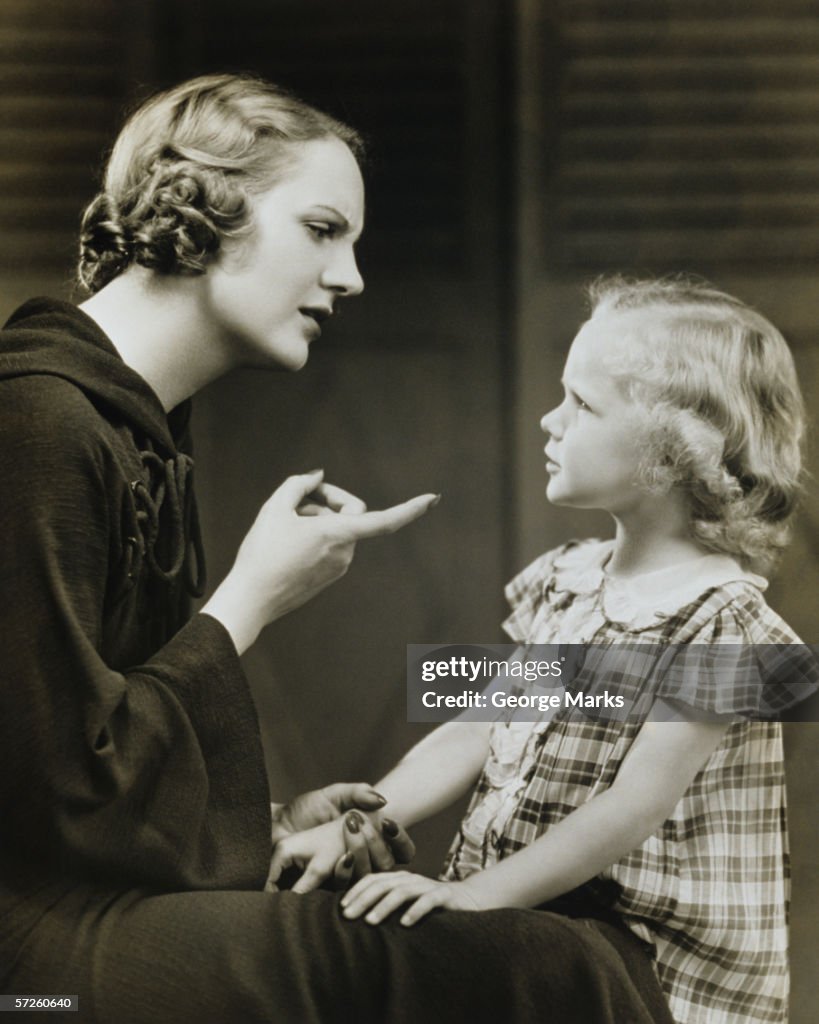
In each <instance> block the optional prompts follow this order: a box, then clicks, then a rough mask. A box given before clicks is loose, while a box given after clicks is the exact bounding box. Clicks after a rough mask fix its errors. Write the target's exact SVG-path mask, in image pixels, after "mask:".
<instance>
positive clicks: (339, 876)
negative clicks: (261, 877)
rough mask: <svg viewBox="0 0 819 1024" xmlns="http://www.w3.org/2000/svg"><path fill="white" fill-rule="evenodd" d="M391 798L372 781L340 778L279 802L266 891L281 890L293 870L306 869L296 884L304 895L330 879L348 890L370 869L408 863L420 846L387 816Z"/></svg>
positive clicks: (274, 811)
mask: <svg viewBox="0 0 819 1024" xmlns="http://www.w3.org/2000/svg"><path fill="white" fill-rule="evenodd" d="M385 802H386V801H385V800H384V797H383V796H381V794H380V793H377V792H376V791H375V790H374V789H373V788H372V786H370V785H368V784H367V783H366V782H337V783H335V784H334V785H332V786H325V787H324V788H323V789H315V790H311V791H310V792H309V793H303V794H302V795H301V796H297V797H295V799H293V800H291V801H290V802H289V803H287V804H273V805H272V833H271V835H272V839H273V844H274V851H273V858H272V860H271V862H270V871H269V874H268V878H267V883H266V884H265V890H266V891H268V892H269V891H272V890H274V889H276V887H277V885H276V883H277V882H278V881H279V879H280V877H281V875H282V873H283V872H284V871H287V870H292V869H297V870H300V871H301V872H302V874H301V877H300V878H299V879H298V881H297V882H296V883H295V885H293V887H292V891H293V892H300V893H301V892H310V891H311V890H313V889H316V888H318V887H319V886H320V885H321V884H322V883H323V882H327V881H329V880H330V879H332V880H333V884H334V887H335V888H337V889H346V888H347V886H348V885H349V884H350V882H351V881H353V880H354V879H355V878H361V877H363V876H364V875H366V874H367V873H368V872H370V871H388V870H389V869H390V868H392V867H394V866H395V864H396V863H398V864H408V863H409V862H410V861H411V860H412V858H413V856H414V855H415V844H414V843H413V842H412V840H411V839H410V837H409V836H408V835H407V833H406V831H405V830H404V829H403V828H401V826H400V825H398V824H397V823H396V822H394V821H392V820H391V819H389V818H383V817H382V816H381V814H380V813H379V811H380V808H382V807H383V806H384V804H385ZM345 811H346V812H348V813H347V814H346V816H345V817H344V819H343V821H342V819H341V815H342V814H344V812H345Z"/></svg>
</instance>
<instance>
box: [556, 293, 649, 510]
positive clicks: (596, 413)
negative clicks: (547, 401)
mask: <svg viewBox="0 0 819 1024" xmlns="http://www.w3.org/2000/svg"><path fill="white" fill-rule="evenodd" d="M633 316H634V314H628V315H626V314H623V313H616V312H611V311H609V312H606V311H600V312H598V313H597V314H595V316H594V317H593V318H592V319H591V320H589V321H588V322H587V323H586V324H584V325H583V327H582V328H581V330H580V332H579V333H578V335H577V337H576V338H575V339H574V341H573V342H572V346H571V349H570V350H569V355H568V358H567V360H566V366H565V369H564V371H563V389H564V395H565V397H564V399H563V402H562V403H561V404H560V405H559V406H558V407H557V408H556V409H553V410H552V411H551V412H549V413H547V414H546V415H545V416H544V417H543V419H542V420H541V421H540V425H541V428H542V429H543V431H544V432H545V433H546V434H548V435H549V440H548V442H547V444H546V448H545V452H546V457H547V462H546V471H547V473H548V474H549V483H548V486H547V488H546V496H547V497H548V499H549V500H550V501H551V502H553V503H554V504H556V505H569V506H572V507H574V508H596V509H604V510H605V511H607V512H610V513H612V514H615V515H616V514H622V513H625V512H627V511H629V510H630V509H632V508H634V507H635V506H636V505H637V504H638V503H640V502H642V501H643V500H644V499H645V498H646V497H647V495H646V492H645V491H644V490H641V489H638V487H637V486H636V485H635V483H634V481H635V479H636V475H637V468H638V465H639V462H640V455H641V446H640V438H641V435H642V429H643V428H642V425H641V417H640V413H639V411H638V408H637V406H636V405H635V403H634V402H632V401H631V400H630V399H629V398H627V397H626V396H625V395H624V394H623V390H622V388H621V387H620V386H619V385H618V383H617V382H616V381H615V379H614V378H613V376H612V374H611V373H610V372H609V370H608V369H607V366H609V365H611V361H612V360H613V359H616V358H617V351H618V348H620V347H621V346H623V345H626V344H628V341H629V321H631V320H632V317H633Z"/></svg>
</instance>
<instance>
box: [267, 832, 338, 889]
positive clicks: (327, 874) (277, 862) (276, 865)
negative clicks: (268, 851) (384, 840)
mask: <svg viewBox="0 0 819 1024" xmlns="http://www.w3.org/2000/svg"><path fill="white" fill-rule="evenodd" d="M343 827H344V822H343V820H342V819H341V818H336V819H335V821H328V822H326V823H325V824H324V825H319V826H317V827H316V828H311V829H308V830H307V831H306V832H296V833H294V834H292V835H286V836H285V837H284V838H283V839H280V840H279V841H278V842H277V843H276V847H275V849H274V851H273V857H272V859H271V861H270V871H269V872H268V875H267V882H266V883H265V887H264V889H265V892H275V890H276V888H277V884H276V883H277V882H278V881H279V878H280V877H281V875H282V872H283V871H286V870H287V869H288V868H297V869H298V870H300V871H301V872H302V874H301V877H300V878H298V879H297V881H296V882H295V884H294V885H293V887H292V889H291V892H296V893H304V892H312V890H313V889H318V887H319V886H320V885H321V884H322V882H326V881H328V880H329V879H335V882H336V885H338V886H339V887H341V886H343V884H344V879H345V876H346V878H349V876H350V873H351V869H352V857H350V855H349V854H347V852H346V850H345V847H344V839H343V837H342V834H341V833H342V829H343Z"/></svg>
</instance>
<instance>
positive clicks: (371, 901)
mask: <svg viewBox="0 0 819 1024" xmlns="http://www.w3.org/2000/svg"><path fill="white" fill-rule="evenodd" d="M729 724H730V723H729V722H710V721H706V722H703V721H681V722H651V721H650V722H646V724H645V725H643V727H642V729H641V730H640V732H639V733H638V735H637V738H636V739H635V741H634V744H633V746H632V748H631V750H630V751H629V753H628V754H627V756H626V757H625V758H624V760H623V763H622V765H621V767H620V771H619V773H618V775H617V778H616V779H615V781H614V783H613V784H612V786H611V787H610V788H609V789H608V790H606V791H604V792H602V793H600V794H599V795H597V796H595V797H593V798H592V799H591V800H589V801H588V803H586V804H583V805H582V806H581V807H578V808H577V809H576V810H574V811H572V812H571V813H570V814H568V815H567V816H566V817H565V818H564V819H563V820H562V821H560V822H558V824H556V825H553V826H552V827H551V828H550V829H549V830H548V831H547V832H545V833H544V834H543V835H542V836H540V837H539V838H538V839H537V840H536V841H535V842H534V843H532V844H531V846H528V847H526V848H525V849H523V850H519V851H518V852H517V853H515V854H513V855H512V856H511V857H508V858H506V859H505V860H502V861H500V862H499V863H498V864H495V865H493V866H492V867H491V868H488V869H487V870H486V871H482V872H478V873H476V874H474V875H470V877H469V878H467V879H466V880H464V881H463V882H436V881H434V880H432V879H429V878H423V877H422V876H420V875H410V874H408V873H405V872H398V873H391V874H389V875H373V876H369V877H368V878H365V879H362V881H361V882H359V883H358V885H356V886H355V887H354V888H353V889H351V890H350V892H349V893H348V894H347V896H346V897H345V899H344V901H343V904H342V905H343V906H344V907H345V911H344V912H345V915H346V916H347V917H359V916H360V915H361V914H363V913H366V919H367V921H369V922H370V923H371V924H377V923H378V922H380V921H382V920H383V919H384V918H386V917H387V916H388V915H389V914H391V913H392V912H393V911H394V910H397V909H398V908H399V907H401V906H402V905H404V904H405V903H408V902H412V906H411V907H409V908H408V909H407V910H406V912H405V913H404V915H403V916H402V918H401V923H402V924H406V925H411V924H414V923H415V922H416V921H417V920H419V918H421V917H423V916H424V915H425V914H426V913H428V912H429V911H430V910H432V909H433V907H450V908H452V909H460V910H488V909H491V908H493V907H535V906H538V905H539V904H541V903H545V902H547V901H549V900H552V899H554V898H556V897H557V896H560V895H562V894H563V893H566V892H569V891H570V890H572V889H574V888H576V887H577V886H578V885H581V884H582V883H584V882H587V881H588V880H589V879H591V878H594V877H595V876H596V875H598V874H599V873H600V872H601V871H603V870H604V869H605V868H607V867H608V866H609V865H611V864H613V863H615V862H616V861H618V860H620V859H621V858H622V857H624V856H625V855H626V854H628V853H630V852H631V851H632V850H634V849H636V848H637V847H638V846H640V845H642V843H643V842H645V840H646V839H647V838H648V837H649V836H650V835H652V834H653V833H654V832H655V831H656V830H657V829H658V828H659V827H660V825H661V824H662V823H663V822H664V821H665V820H666V819H667V818H668V817H669V815H670V814H671V812H672V811H673V809H674V807H675V806H676V805H677V803H678V802H679V800H680V799H681V797H682V796H683V794H684V793H685V791H686V790H687V789H688V787H689V786H690V784H691V782H692V781H693V780H694V777H695V776H696V775H697V773H698V772H699V771H700V769H701V768H702V766H703V765H704V763H705V762H706V761H707V759H708V757H709V756H710V755H711V753H712V752H713V751H714V750H715V749H716V748H717V746H718V745H719V743H720V741H721V740H722V738H723V736H724V734H725V731H726V730H727V728H728V726H729Z"/></svg>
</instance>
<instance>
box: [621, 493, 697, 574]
mask: <svg viewBox="0 0 819 1024" xmlns="http://www.w3.org/2000/svg"><path fill="white" fill-rule="evenodd" d="M689 515H690V514H689V510H688V505H687V502H686V500H685V497H684V495H683V494H682V493H679V492H675V491H673V492H671V493H670V494H667V495H663V496H661V497H658V498H657V499H656V500H652V501H647V502H645V503H644V504H643V505H642V506H641V507H640V508H639V509H634V510H631V511H630V512H629V513H628V514H623V515H615V516H614V520H615V523H616V527H617V530H616V533H615V539H614V550H613V551H612V554H611V558H610V559H609V562H608V566H607V571H608V573H609V575H611V576H620V577H629V576H639V575H641V574H642V573H646V572H655V571H656V570H658V569H667V568H669V567H670V566H672V565H679V564H681V563H683V562H687V561H691V560H693V559H696V558H702V557H703V555H707V554H708V551H707V549H706V548H704V547H703V546H702V545H701V544H700V543H699V542H698V541H697V540H696V539H695V538H694V537H692V536H691V531H690V527H689Z"/></svg>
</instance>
